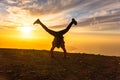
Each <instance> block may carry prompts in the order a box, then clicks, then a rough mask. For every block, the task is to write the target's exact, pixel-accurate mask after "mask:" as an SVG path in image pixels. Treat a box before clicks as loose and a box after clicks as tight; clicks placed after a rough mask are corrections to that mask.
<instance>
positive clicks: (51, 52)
mask: <svg viewBox="0 0 120 80" xmlns="http://www.w3.org/2000/svg"><path fill="white" fill-rule="evenodd" d="M54 49H55V47H54V46H52V48H51V50H50V54H51V57H52V58H54V55H53V50H54Z"/></svg>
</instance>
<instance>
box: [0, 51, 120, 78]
mask: <svg viewBox="0 0 120 80" xmlns="http://www.w3.org/2000/svg"><path fill="white" fill-rule="evenodd" d="M55 56H56V58H54V59H53V58H50V55H49V51H45V50H24V49H0V80H120V57H114V56H113V57H112V56H101V55H90V54H72V53H68V58H67V59H64V58H63V53H62V52H55Z"/></svg>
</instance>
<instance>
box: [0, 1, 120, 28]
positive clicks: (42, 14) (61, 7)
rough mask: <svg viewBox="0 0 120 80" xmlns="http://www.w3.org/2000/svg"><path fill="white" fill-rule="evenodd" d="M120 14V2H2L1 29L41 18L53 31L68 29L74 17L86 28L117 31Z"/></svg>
mask: <svg viewBox="0 0 120 80" xmlns="http://www.w3.org/2000/svg"><path fill="white" fill-rule="evenodd" d="M119 13H120V0H1V1H0V17H1V18H0V24H1V25H0V26H20V25H25V24H26V23H27V24H32V23H33V21H34V20H35V19H37V18H40V19H41V20H42V21H43V22H44V23H45V24H47V25H48V26H50V27H52V26H53V27H52V28H56V27H58V26H61V25H63V27H65V26H66V25H67V24H68V23H69V22H70V20H71V18H72V17H74V18H76V19H77V21H78V22H79V24H78V27H82V28H84V29H86V28H87V29H89V30H117V29H120V28H119V26H115V24H116V23H117V24H119V22H120V18H119V17H120V15H119ZM64 25H65V26H64ZM95 25H97V26H98V25H99V26H101V27H99V28H98V27H95ZM83 26H84V27H83ZM90 26H94V27H90ZM106 26H110V27H107V28H106Z"/></svg>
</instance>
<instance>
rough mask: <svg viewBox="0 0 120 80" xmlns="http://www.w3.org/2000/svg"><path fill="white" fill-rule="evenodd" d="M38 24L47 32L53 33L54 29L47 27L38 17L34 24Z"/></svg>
mask: <svg viewBox="0 0 120 80" xmlns="http://www.w3.org/2000/svg"><path fill="white" fill-rule="evenodd" d="M36 23H37V24H40V25H41V26H42V27H43V28H44V29H45V30H46V31H47V32H48V33H49V34H51V35H55V31H53V30H50V29H48V28H47V27H46V26H45V25H44V24H43V23H42V22H41V21H40V20H39V19H37V20H36V21H35V22H34V24H36Z"/></svg>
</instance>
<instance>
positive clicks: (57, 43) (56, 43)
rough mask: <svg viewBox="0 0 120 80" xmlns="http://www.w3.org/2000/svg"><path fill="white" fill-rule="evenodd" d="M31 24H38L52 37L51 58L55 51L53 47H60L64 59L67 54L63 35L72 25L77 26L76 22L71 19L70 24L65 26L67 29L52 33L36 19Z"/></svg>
mask: <svg viewBox="0 0 120 80" xmlns="http://www.w3.org/2000/svg"><path fill="white" fill-rule="evenodd" d="M33 24H40V25H41V26H42V27H43V28H44V29H45V30H46V31H47V32H48V33H49V34H51V35H53V36H54V40H53V42H52V47H51V50H50V53H51V57H54V55H53V50H54V49H55V47H57V48H60V47H61V48H62V49H63V51H64V58H66V55H67V52H66V49H65V42H64V37H63V35H64V34H65V33H66V32H68V31H69V29H70V28H71V26H72V25H73V24H74V25H77V21H76V20H75V19H74V18H73V19H72V21H71V22H70V24H69V25H68V26H67V28H66V29H64V30H61V31H53V30H50V29H48V28H47V27H46V26H45V25H44V24H43V23H42V22H41V21H40V20H39V19H37V20H36V21H35V22H34V23H33Z"/></svg>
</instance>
